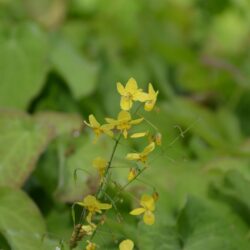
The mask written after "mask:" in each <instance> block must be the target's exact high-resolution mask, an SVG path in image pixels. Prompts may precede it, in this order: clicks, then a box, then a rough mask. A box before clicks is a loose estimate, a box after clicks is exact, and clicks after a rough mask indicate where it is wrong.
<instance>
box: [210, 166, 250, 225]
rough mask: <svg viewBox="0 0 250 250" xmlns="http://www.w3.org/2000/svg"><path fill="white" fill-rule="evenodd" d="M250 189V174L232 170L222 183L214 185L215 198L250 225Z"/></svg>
mask: <svg viewBox="0 0 250 250" xmlns="http://www.w3.org/2000/svg"><path fill="white" fill-rule="evenodd" d="M248 171H249V168H248ZM249 188H250V176H249V174H248V175H246V174H245V175H242V173H240V172H239V171H237V170H230V171H228V172H227V173H226V174H225V177H224V179H223V181H222V182H221V183H219V184H218V183H214V185H213V189H214V192H213V197H214V198H216V199H217V200H219V201H221V202H224V203H226V204H228V205H229V206H230V207H231V208H232V209H233V211H235V213H236V214H238V215H239V216H240V217H242V219H243V220H244V221H245V222H247V223H248V224H249V225H250V198H249Z"/></svg>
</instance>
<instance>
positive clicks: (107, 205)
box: [98, 203, 112, 210]
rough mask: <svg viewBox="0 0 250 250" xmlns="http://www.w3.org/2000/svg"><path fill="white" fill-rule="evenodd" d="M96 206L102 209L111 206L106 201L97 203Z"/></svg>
mask: <svg viewBox="0 0 250 250" xmlns="http://www.w3.org/2000/svg"><path fill="white" fill-rule="evenodd" d="M98 208H100V209H102V210H107V209H110V208H112V205H111V204H108V203H99V205H98Z"/></svg>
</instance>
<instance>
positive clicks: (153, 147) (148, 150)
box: [142, 142, 155, 155]
mask: <svg viewBox="0 0 250 250" xmlns="http://www.w3.org/2000/svg"><path fill="white" fill-rule="evenodd" d="M154 149H155V143H154V142H151V143H150V144H149V145H148V146H147V147H145V148H144V150H143V152H142V153H143V154H144V155H148V154H149V153H150V152H152V151H153V150H154Z"/></svg>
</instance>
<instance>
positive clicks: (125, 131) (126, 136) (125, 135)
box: [123, 129, 128, 139]
mask: <svg viewBox="0 0 250 250" xmlns="http://www.w3.org/2000/svg"><path fill="white" fill-rule="evenodd" d="M123 136H124V138H125V139H127V138H128V131H127V130H126V129H124V130H123Z"/></svg>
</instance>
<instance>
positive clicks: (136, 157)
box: [126, 153, 141, 161]
mask: <svg viewBox="0 0 250 250" xmlns="http://www.w3.org/2000/svg"><path fill="white" fill-rule="evenodd" d="M140 158H141V157H140V154H138V153H129V154H127V155H126V159H127V160H130V161H137V160H139V159H140Z"/></svg>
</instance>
